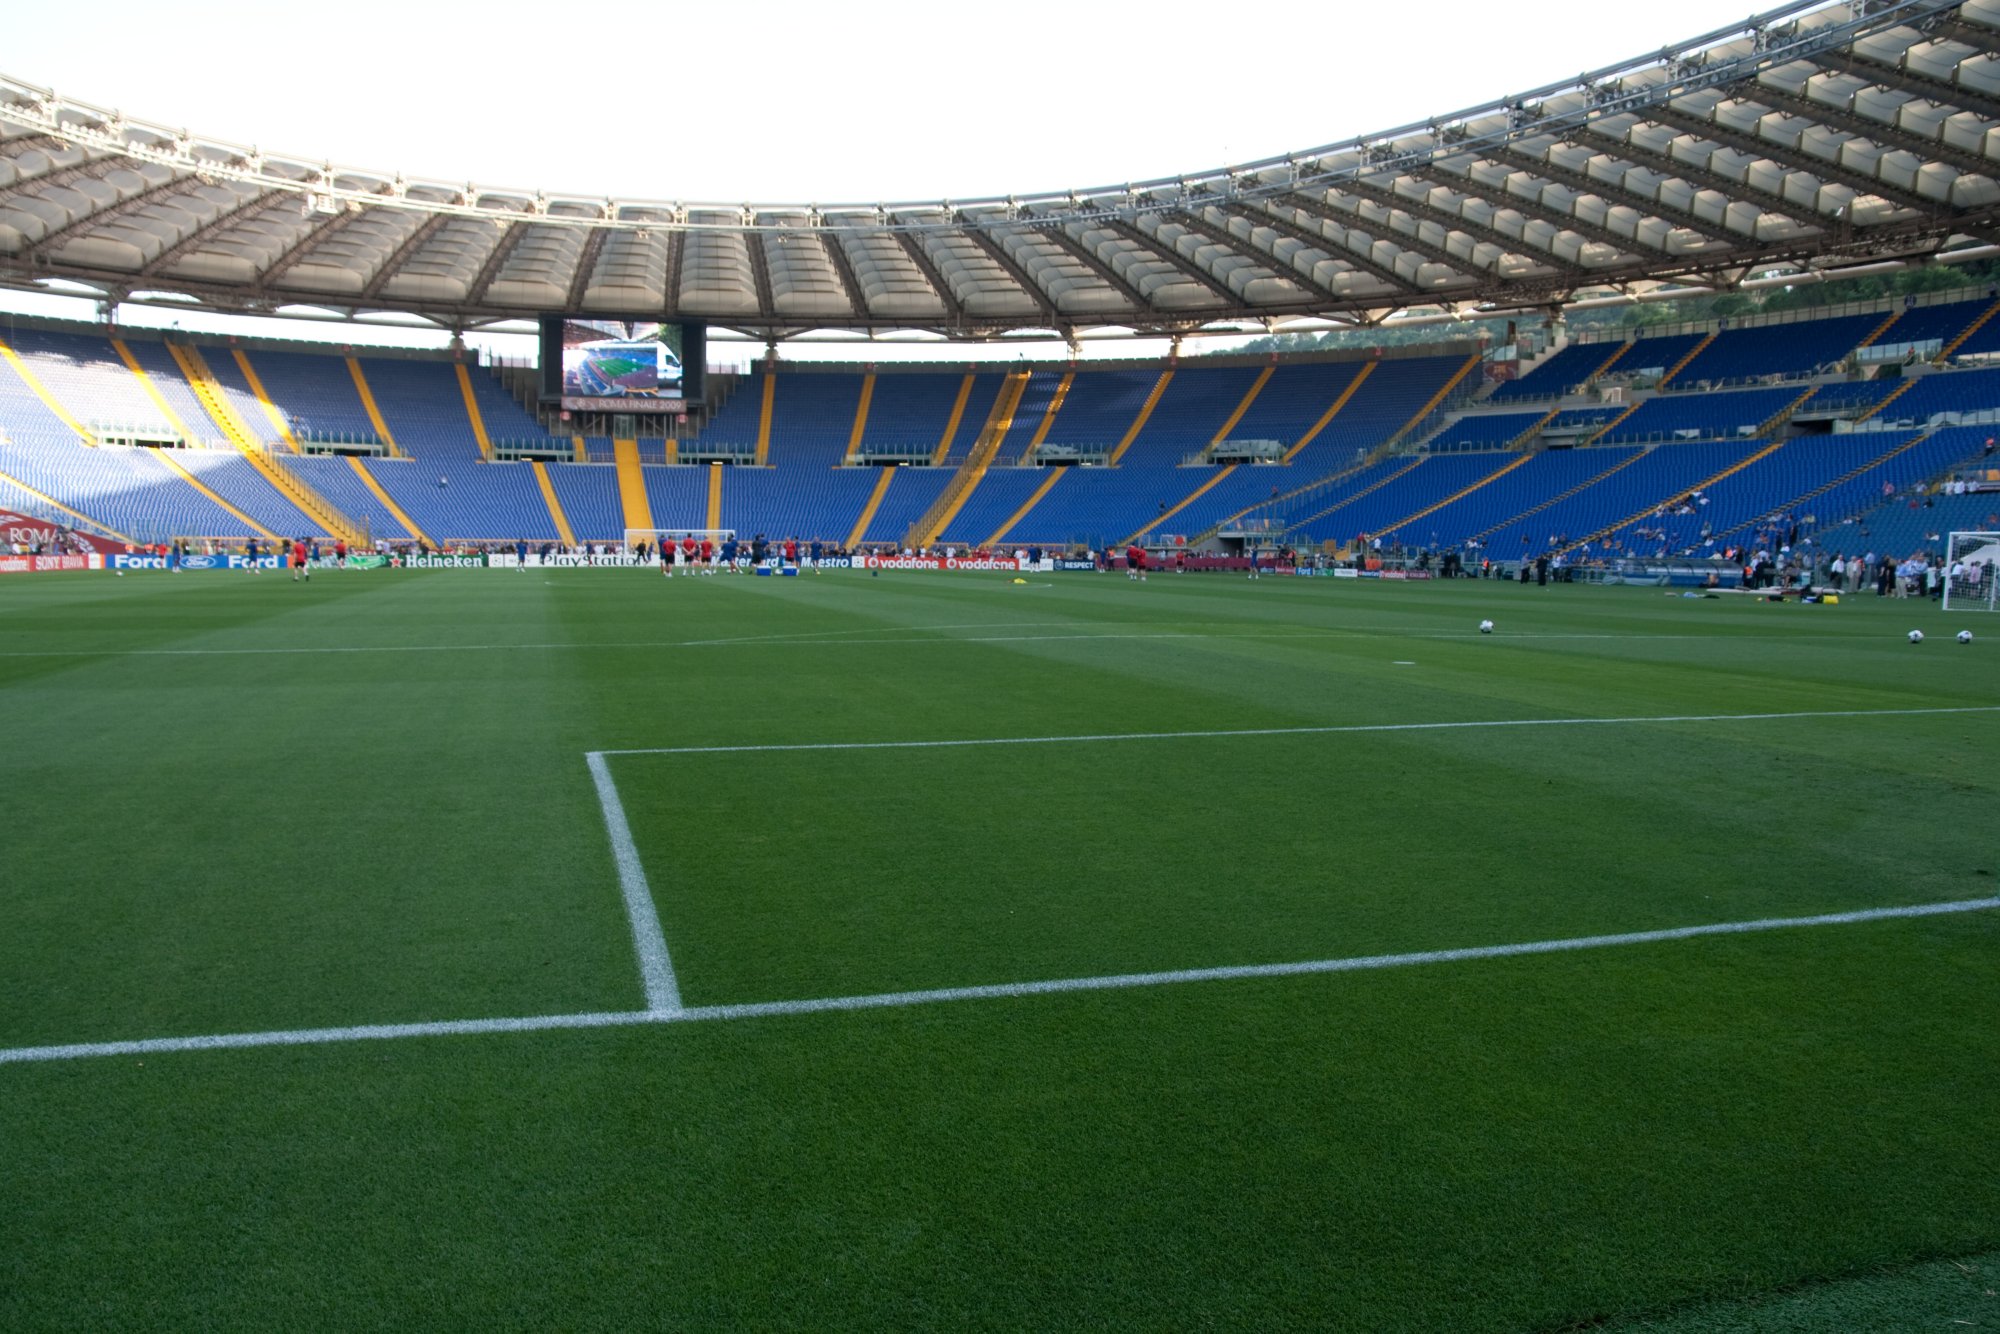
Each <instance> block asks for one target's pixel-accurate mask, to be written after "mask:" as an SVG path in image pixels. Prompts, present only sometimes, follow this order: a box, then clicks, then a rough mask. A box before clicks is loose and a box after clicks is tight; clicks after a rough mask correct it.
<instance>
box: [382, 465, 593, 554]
mask: <svg viewBox="0 0 2000 1334" xmlns="http://www.w3.org/2000/svg"><path fill="white" fill-rule="evenodd" d="M362 466H363V467H365V468H367V469H368V472H369V474H370V475H371V476H372V477H374V479H375V480H376V482H377V483H379V484H380V485H381V487H382V489H383V490H384V491H387V492H388V493H389V497H390V499H392V500H394V501H395V502H396V503H397V504H398V505H400V506H401V507H402V509H403V513H405V514H407V515H409V516H410V519H411V521H412V522H414V523H415V524H416V525H417V527H418V528H421V529H422V530H423V531H424V533H425V534H426V535H428V536H429V537H430V539H431V540H432V541H433V542H450V541H456V540H461V539H462V540H466V541H488V542H493V541H505V540H510V539H516V538H526V539H527V540H528V541H530V542H553V541H555V540H556V525H555V520H554V519H552V518H550V517H549V507H548V504H547V503H546V502H545V501H544V500H543V499H542V491H541V488H540V487H539V486H537V485H536V484H535V473H534V469H533V468H531V467H529V465H527V464H525V463H492V464H479V465H471V464H464V463H457V464H451V463H447V464H443V465H441V464H439V462H438V461H437V459H436V458H435V457H429V458H424V459H415V460H411V459H366V460H363V463H362Z"/></svg>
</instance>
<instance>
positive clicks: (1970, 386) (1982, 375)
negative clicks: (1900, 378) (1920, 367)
mask: <svg viewBox="0 0 2000 1334" xmlns="http://www.w3.org/2000/svg"><path fill="white" fill-rule="evenodd" d="M1996 408H2000V370H1978V371H1939V372H1935V373H1933V374H1930V375H1920V376H1918V377H1917V379H1916V382H1915V383H1914V384H1912V385H1911V386H1910V388H1909V392H1907V393H1904V394H1899V395H1898V396H1897V398H1896V401H1895V402H1894V403H1891V404H1889V405H1888V406H1887V407H1885V408H1884V409H1882V411H1881V412H1880V413H1878V414H1877V415H1876V417H1875V418H1873V419H1872V420H1875V421H1880V422H1882V423H1885V424H1894V425H1896V426H1898V427H1902V426H1915V427H1921V426H1923V425H1925V424H1926V423H1928V422H1931V421H1933V420H1934V419H1938V418H1941V417H1944V416H1945V414H1948V413H1949V414H1958V415H1965V414H1969V413H1974V412H1991V411H1993V410H1995V409H1996ZM1939 424H1940V425H1942V424H1944V423H1943V422H1940V423H1939Z"/></svg>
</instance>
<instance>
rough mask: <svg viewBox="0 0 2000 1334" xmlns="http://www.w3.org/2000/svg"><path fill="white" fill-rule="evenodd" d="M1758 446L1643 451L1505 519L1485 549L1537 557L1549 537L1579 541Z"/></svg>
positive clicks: (1712, 444)
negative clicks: (1564, 495) (1571, 491)
mask: <svg viewBox="0 0 2000 1334" xmlns="http://www.w3.org/2000/svg"><path fill="white" fill-rule="evenodd" d="M1763 447H1764V445H1763V443H1762V442H1758V441H1747V440H1712V441H1707V442H1704V443H1701V444H1693V445H1664V446H1661V447H1660V448H1658V449H1653V450H1648V451H1646V452H1645V453H1643V454H1641V455H1640V456H1639V457H1638V458H1636V459H1634V460H1632V461H1631V462H1630V463H1628V464H1627V465H1626V466H1625V467H1623V468H1620V469H1619V470H1618V471H1617V472H1615V473H1612V474H1611V475H1610V476H1608V477H1606V478H1604V480H1602V481H1600V482H1597V483H1595V484H1594V485H1591V486H1588V487H1585V488H1584V489H1583V490H1581V491H1579V492H1577V493H1576V494H1575V495H1573V496H1571V497H1569V498H1568V499H1566V500H1561V501H1558V502H1556V503H1555V504H1553V505H1551V506H1549V507H1548V508H1547V509H1544V510H1541V511H1539V512H1538V513H1535V514H1525V513H1524V514H1523V515H1522V516H1520V517H1518V518H1515V519H1511V520H1508V521H1506V522H1504V523H1503V524H1502V525H1501V526H1500V527H1499V528H1497V529H1495V530H1494V531H1493V532H1492V533H1490V534H1489V535H1488V536H1487V537H1486V539H1485V545H1486V550H1487V551H1488V552H1490V553H1491V554H1492V555H1493V556H1494V557H1496V558H1499V559H1505V560H1513V559H1517V558H1519V557H1520V556H1523V555H1529V554H1534V555H1539V554H1540V553H1541V552H1543V551H1546V550H1547V549H1548V548H1549V546H1550V544H1551V542H1552V541H1562V540H1567V541H1581V540H1582V539H1583V538H1585V537H1587V536H1589V535H1590V534H1591V533H1594V532H1597V531H1598V530H1599V529H1603V528H1609V527H1611V526H1612V525H1614V524H1619V523H1623V522H1624V521H1625V520H1627V519H1629V518H1631V517H1632V516H1633V515H1634V514H1639V513H1643V512H1648V511H1650V510H1651V509H1652V508H1653V507H1654V506H1656V505H1659V504H1661V503H1662V502H1664V501H1666V500H1668V499H1671V498H1672V497H1674V496H1676V495H1679V494H1680V493H1682V492H1684V491H1686V490H1688V488H1690V487H1693V486H1698V485H1699V484H1701V483H1702V482H1704V481H1706V480H1707V479H1708V478H1710V477H1713V476H1714V475H1715V474H1717V473H1719V472H1721V471H1722V470H1723V469H1724V468H1727V467H1730V466H1731V465H1733V464H1736V463H1740V462H1742V461H1743V460H1744V459H1745V458H1747V457H1749V456H1750V455H1751V454H1753V453H1755V452H1756V451H1757V450H1759V449H1762V448H1763ZM1579 453H1582V454H1586V455H1599V454H1610V453H1612V451H1609V450H1602V449H1590V450H1582V451H1579ZM1619 461H1620V459H1619V458H1618V457H1616V456H1614V457H1612V458H1607V459H1605V461H1604V462H1605V466H1606V468H1609V467H1610V466H1611V465H1612V464H1613V463H1616V462H1619Z"/></svg>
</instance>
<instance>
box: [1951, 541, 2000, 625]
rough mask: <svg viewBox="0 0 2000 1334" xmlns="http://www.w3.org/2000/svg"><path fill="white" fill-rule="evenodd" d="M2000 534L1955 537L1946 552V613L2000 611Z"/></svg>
mask: <svg viewBox="0 0 2000 1334" xmlns="http://www.w3.org/2000/svg"><path fill="white" fill-rule="evenodd" d="M1996 576H2000V533H1953V534H1951V537H1950V539H1949V540H1948V541H1947V542H1946V543H1945V549H1944V604H1943V605H1944V610H1946V611H1994V610H2000V602H1996V600H1995V594H1996V591H2000V577H1996Z"/></svg>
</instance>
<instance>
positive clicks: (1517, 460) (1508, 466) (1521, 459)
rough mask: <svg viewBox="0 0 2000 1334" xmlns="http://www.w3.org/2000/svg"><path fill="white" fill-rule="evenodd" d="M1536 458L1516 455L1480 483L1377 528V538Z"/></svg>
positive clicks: (1529, 455)
mask: <svg viewBox="0 0 2000 1334" xmlns="http://www.w3.org/2000/svg"><path fill="white" fill-rule="evenodd" d="M1534 457H1535V456H1534V455H1533V454H1515V455H1514V456H1513V457H1512V458H1510V459H1508V460H1507V461H1506V462H1505V463H1503V464H1501V465H1500V466H1499V467H1498V468H1495V469H1494V470H1493V471H1492V472H1490V473H1488V474H1486V476H1484V477H1481V478H1480V479H1479V480H1478V481H1476V482H1474V483H1472V485H1470V486H1465V487H1461V488H1459V489H1458V490H1457V491H1454V492H1452V493H1451V494H1450V495H1448V496H1446V497H1445V498H1444V499H1442V500H1439V501H1435V502H1433V503H1431V504H1429V505H1426V506H1424V507H1423V508H1422V509H1420V510H1418V511H1417V512H1416V513H1415V514H1412V515H1410V516H1408V517H1407V518H1402V519H1398V520H1396V521H1395V522H1394V523H1392V524H1388V525H1386V526H1384V527H1380V528H1377V529H1376V530H1375V536H1377V537H1389V536H1392V535H1394V534H1396V533H1398V532H1400V531H1402V530H1403V529H1404V528H1406V527H1408V526H1409V525H1410V524H1413V523H1415V522H1417V521H1418V520H1419V519H1422V518H1426V517H1428V516H1429V515H1432V514H1435V513H1437V512H1438V511H1439V510H1441V509H1443V508H1444V507H1445V506H1447V505H1450V504H1453V503H1455V502H1457V501H1460V500H1463V499H1465V497H1467V496H1469V495H1471V494H1472V493H1473V492H1474V491H1477V490H1479V489H1480V488H1481V487H1483V486H1485V485H1486V484H1487V483H1489V482H1497V481H1499V480H1500V479H1501V478H1502V477H1505V476H1506V475H1507V474H1508V473H1510V472H1513V471H1514V470H1515V469H1516V468H1519V467H1520V466H1522V465H1523V464H1525V463H1527V462H1528V461H1529V460H1531V459H1533V458H1534Z"/></svg>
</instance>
